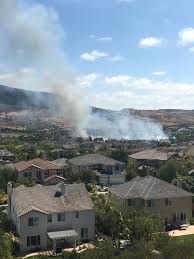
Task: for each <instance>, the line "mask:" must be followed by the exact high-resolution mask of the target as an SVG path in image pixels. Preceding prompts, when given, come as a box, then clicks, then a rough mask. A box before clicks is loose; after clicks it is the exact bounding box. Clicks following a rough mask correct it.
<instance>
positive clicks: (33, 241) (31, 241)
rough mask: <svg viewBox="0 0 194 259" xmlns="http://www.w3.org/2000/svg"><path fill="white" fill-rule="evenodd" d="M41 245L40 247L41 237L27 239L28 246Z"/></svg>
mask: <svg viewBox="0 0 194 259" xmlns="http://www.w3.org/2000/svg"><path fill="white" fill-rule="evenodd" d="M39 245H40V235H38V236H28V237H27V246H39Z"/></svg>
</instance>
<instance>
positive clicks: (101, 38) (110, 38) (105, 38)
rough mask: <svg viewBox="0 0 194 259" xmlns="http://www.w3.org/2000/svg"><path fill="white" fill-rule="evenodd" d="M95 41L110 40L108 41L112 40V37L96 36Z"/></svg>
mask: <svg viewBox="0 0 194 259" xmlns="http://www.w3.org/2000/svg"><path fill="white" fill-rule="evenodd" d="M96 41H99V42H110V41H112V37H100V38H97V39H96Z"/></svg>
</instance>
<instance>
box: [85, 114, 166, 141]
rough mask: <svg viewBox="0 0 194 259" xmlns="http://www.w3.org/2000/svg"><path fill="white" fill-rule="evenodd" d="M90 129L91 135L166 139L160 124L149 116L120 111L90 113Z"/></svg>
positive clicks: (113, 137)
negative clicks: (144, 116) (143, 116)
mask: <svg viewBox="0 0 194 259" xmlns="http://www.w3.org/2000/svg"><path fill="white" fill-rule="evenodd" d="M89 121H90V124H91V125H92V126H93V128H92V129H89V130H88V133H89V134H90V135H91V136H92V137H103V138H111V139H129V140H137V139H139V140H143V139H144V140H159V139H167V136H166V135H165V134H164V132H163V129H162V126H161V125H160V124H157V123H154V122H153V121H152V120H150V119H149V118H142V117H139V116H134V115H131V114H123V113H122V112H111V111H109V112H107V113H104V114H100V113H95V114H94V113H92V114H91V116H90V120H89Z"/></svg>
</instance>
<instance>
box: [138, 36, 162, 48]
mask: <svg viewBox="0 0 194 259" xmlns="http://www.w3.org/2000/svg"><path fill="white" fill-rule="evenodd" d="M163 42H164V40H163V39H161V38H156V37H147V38H142V39H141V40H140V41H139V47H140V48H150V47H160V46H162V44H163Z"/></svg>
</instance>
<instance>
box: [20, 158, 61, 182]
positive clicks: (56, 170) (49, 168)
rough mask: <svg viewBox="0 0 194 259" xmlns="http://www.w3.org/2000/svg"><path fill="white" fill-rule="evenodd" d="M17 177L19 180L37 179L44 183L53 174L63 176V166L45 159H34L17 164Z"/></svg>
mask: <svg viewBox="0 0 194 259" xmlns="http://www.w3.org/2000/svg"><path fill="white" fill-rule="evenodd" d="M15 170H16V177H17V179H18V180H19V181H22V180H35V181H36V182H37V183H41V184H43V183H44V181H45V180H46V179H47V178H48V177H50V176H53V175H57V176H60V177H63V167H62V166H58V165H56V164H55V163H53V162H51V161H47V160H43V159H39V158H38V159H33V160H29V161H22V162H19V163H16V164H15Z"/></svg>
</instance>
